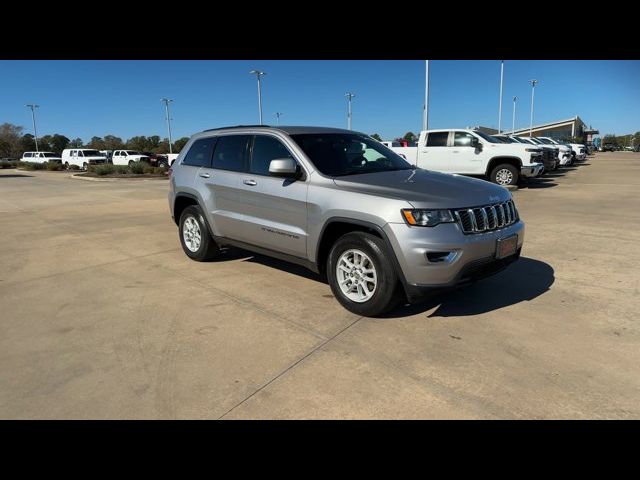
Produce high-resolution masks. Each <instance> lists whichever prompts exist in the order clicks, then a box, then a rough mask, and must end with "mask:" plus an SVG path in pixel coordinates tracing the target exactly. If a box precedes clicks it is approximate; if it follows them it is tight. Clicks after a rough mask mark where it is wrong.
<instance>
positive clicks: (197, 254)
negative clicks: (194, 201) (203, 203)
mask: <svg viewBox="0 0 640 480" xmlns="http://www.w3.org/2000/svg"><path fill="white" fill-rule="evenodd" d="M180 243H181V245H182V249H183V250H184V253H186V254H187V256H188V257H189V258H190V259H192V260H195V261H197V262H206V261H207V260H212V259H213V258H215V257H217V256H218V254H219V253H220V249H219V248H218V245H217V244H216V242H215V241H214V240H213V238H212V237H211V234H210V233H209V228H208V227H207V222H206V221H205V219H204V216H203V215H202V211H201V210H200V207H198V206H196V205H191V206H189V207H187V208H185V209H184V211H183V212H182V214H181V215H180Z"/></svg>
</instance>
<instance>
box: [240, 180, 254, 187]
mask: <svg viewBox="0 0 640 480" xmlns="http://www.w3.org/2000/svg"><path fill="white" fill-rule="evenodd" d="M242 183H244V184H245V185H249V186H250V187H255V186H256V185H257V184H258V182H256V181H255V180H243V181H242Z"/></svg>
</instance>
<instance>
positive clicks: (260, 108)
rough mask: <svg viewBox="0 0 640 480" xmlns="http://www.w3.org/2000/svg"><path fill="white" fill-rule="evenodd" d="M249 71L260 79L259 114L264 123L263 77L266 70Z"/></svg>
mask: <svg viewBox="0 0 640 480" xmlns="http://www.w3.org/2000/svg"><path fill="white" fill-rule="evenodd" d="M249 73H251V74H253V75H255V76H256V78H257V79H258V115H259V116H260V125H262V81H261V79H262V77H263V76H264V75H266V73H265V72H261V71H260V70H251V71H250V72H249Z"/></svg>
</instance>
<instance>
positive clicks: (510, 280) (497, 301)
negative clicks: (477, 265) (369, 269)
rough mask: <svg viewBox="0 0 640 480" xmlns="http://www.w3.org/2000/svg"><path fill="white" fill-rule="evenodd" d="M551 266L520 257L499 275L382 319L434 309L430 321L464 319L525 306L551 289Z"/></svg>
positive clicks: (400, 308)
mask: <svg viewBox="0 0 640 480" xmlns="http://www.w3.org/2000/svg"><path fill="white" fill-rule="evenodd" d="M554 280H555V278H554V271H553V267H551V265H549V264H547V263H545V262H542V261H539V260H534V259H532V258H526V257H522V258H520V259H519V260H518V261H517V262H515V263H513V264H511V265H510V266H509V267H507V268H506V269H505V270H503V271H502V272H500V273H499V274H497V275H495V276H493V277H490V278H487V279H484V280H480V281H479V282H477V283H476V284H474V285H471V286H468V287H463V288H459V289H455V290H450V291H447V292H441V293H436V294H432V295H431V296H429V297H427V298H425V299H424V300H423V301H421V302H419V303H415V304H412V305H403V306H400V307H397V308H395V309H394V310H392V311H391V312H389V313H388V314H386V315H384V316H383V318H399V317H406V316H410V315H418V314H420V313H424V312H426V311H428V310H432V309H433V308H436V310H434V311H433V312H432V313H430V314H429V315H428V317H429V318H433V317H465V316H471V315H480V314H483V313H487V312H492V311H494V310H498V309H501V308H504V307H508V306H511V305H515V304H518V303H520V302H528V301H530V300H533V299H534V298H536V297H539V296H540V295H542V294H544V293H545V292H547V291H548V290H549V289H550V287H551V285H553V282H554Z"/></svg>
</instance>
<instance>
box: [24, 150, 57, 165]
mask: <svg viewBox="0 0 640 480" xmlns="http://www.w3.org/2000/svg"><path fill="white" fill-rule="evenodd" d="M20 161H21V162H33V163H44V162H58V163H61V162H62V158H60V155H58V154H57V153H53V152H24V153H23V154H22V158H21V159H20Z"/></svg>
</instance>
